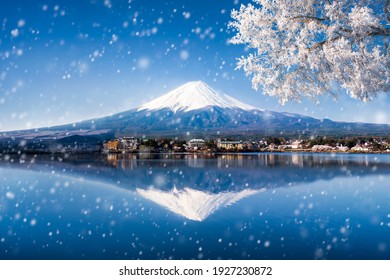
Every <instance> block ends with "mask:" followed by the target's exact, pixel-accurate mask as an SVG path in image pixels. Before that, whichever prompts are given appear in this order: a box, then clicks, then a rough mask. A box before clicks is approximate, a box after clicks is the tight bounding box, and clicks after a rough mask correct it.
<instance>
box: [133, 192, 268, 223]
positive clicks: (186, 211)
mask: <svg viewBox="0 0 390 280" xmlns="http://www.w3.org/2000/svg"><path fill="white" fill-rule="evenodd" d="M262 191H264V189H261V190H250V189H246V190H242V191H240V192H223V193H216V194H214V193H208V192H205V191H200V190H194V189H191V188H184V189H182V190H178V189H177V188H175V187H174V188H173V189H172V190H171V191H168V192H167V191H162V190H159V189H148V190H144V189H137V193H138V194H139V195H141V196H142V197H144V198H146V199H148V200H151V201H153V202H155V203H157V204H159V205H161V206H163V207H165V208H167V209H168V210H169V211H171V212H173V213H176V214H178V215H180V216H183V217H185V218H187V219H190V220H193V221H199V222H201V221H204V220H205V219H206V218H207V217H208V216H210V215H211V214H212V213H214V212H215V211H217V210H218V209H219V208H221V207H227V206H229V205H232V204H234V203H236V202H238V201H239V200H241V199H243V198H245V197H249V196H251V195H254V194H256V193H259V192H262Z"/></svg>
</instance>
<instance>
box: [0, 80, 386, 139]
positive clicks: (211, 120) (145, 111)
mask: <svg viewBox="0 0 390 280" xmlns="http://www.w3.org/2000/svg"><path fill="white" fill-rule="evenodd" d="M72 135H81V136H93V137H98V138H100V139H108V138H111V137H118V136H125V135H127V136H135V137H141V136H147V137H179V138H193V137H213V138H215V137H224V136H225V137H246V136H301V135H303V136H317V135H326V136H366V135H370V136H371V135H372V136H382V135H390V125H388V124H368V123H351V122H335V121H331V120H329V119H322V120H320V119H315V118H311V117H308V116H304V115H299V114H290V113H280V112H273V111H268V110H263V109H260V108H256V107H254V106H251V105H248V104H245V103H243V102H241V101H239V100H237V99H235V98H233V97H231V96H229V95H226V94H222V93H219V92H217V91H216V90H214V89H212V88H211V87H209V86H208V85H207V84H205V83H204V82H201V81H197V82H189V83H186V84H184V85H183V86H181V87H179V88H177V89H175V90H173V91H171V92H168V93H167V94H165V95H163V96H161V97H159V98H157V99H155V100H152V101H150V102H148V103H146V104H144V105H142V106H140V107H138V108H135V109H132V110H129V111H125V112H122V113H118V114H115V115H112V116H107V117H103V118H97V119H92V120H86V121H81V122H79V123H76V124H70V125H61V126H56V127H50V128H40V129H35V130H24V131H13V132H7V133H3V134H2V136H1V137H2V138H3V139H4V138H10V137H13V138H22V139H27V140H28V139H60V138H65V137H69V136H72Z"/></svg>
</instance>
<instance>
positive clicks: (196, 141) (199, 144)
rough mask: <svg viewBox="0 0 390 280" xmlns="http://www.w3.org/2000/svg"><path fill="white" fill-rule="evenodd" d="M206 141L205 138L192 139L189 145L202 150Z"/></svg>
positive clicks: (191, 147)
mask: <svg viewBox="0 0 390 280" xmlns="http://www.w3.org/2000/svg"><path fill="white" fill-rule="evenodd" d="M204 144H205V141H204V140H203V139H191V140H190V141H188V143H187V146H188V147H189V148H190V149H193V150H200V149H202V148H203V146H204Z"/></svg>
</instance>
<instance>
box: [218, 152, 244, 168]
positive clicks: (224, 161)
mask: <svg viewBox="0 0 390 280" xmlns="http://www.w3.org/2000/svg"><path fill="white" fill-rule="evenodd" d="M217 162H218V168H227V167H229V166H234V167H236V166H237V167H242V166H243V165H244V156H243V155H241V154H232V155H222V156H220V157H218V159H217Z"/></svg>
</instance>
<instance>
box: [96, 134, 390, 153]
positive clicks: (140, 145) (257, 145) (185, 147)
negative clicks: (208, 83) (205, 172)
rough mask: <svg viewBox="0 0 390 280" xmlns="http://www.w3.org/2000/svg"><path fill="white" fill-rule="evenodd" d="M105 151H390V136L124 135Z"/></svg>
mask: <svg viewBox="0 0 390 280" xmlns="http://www.w3.org/2000/svg"><path fill="white" fill-rule="evenodd" d="M102 151H103V152H104V153H132V152H288V151H297V152H299V151H301V152H344V153H390V138H388V139H384V138H373V137H368V138H364V137H356V138H343V139H336V138H326V137H318V138H313V139H306V140H297V139H285V138H283V137H268V138H264V139H261V140H258V141H253V140H237V139H216V140H213V139H209V140H207V139H202V138H194V139H190V140H188V141H184V140H178V139H170V138H161V139H138V138H135V137H120V138H116V139H112V140H109V141H107V142H105V143H103V150H102Z"/></svg>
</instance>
